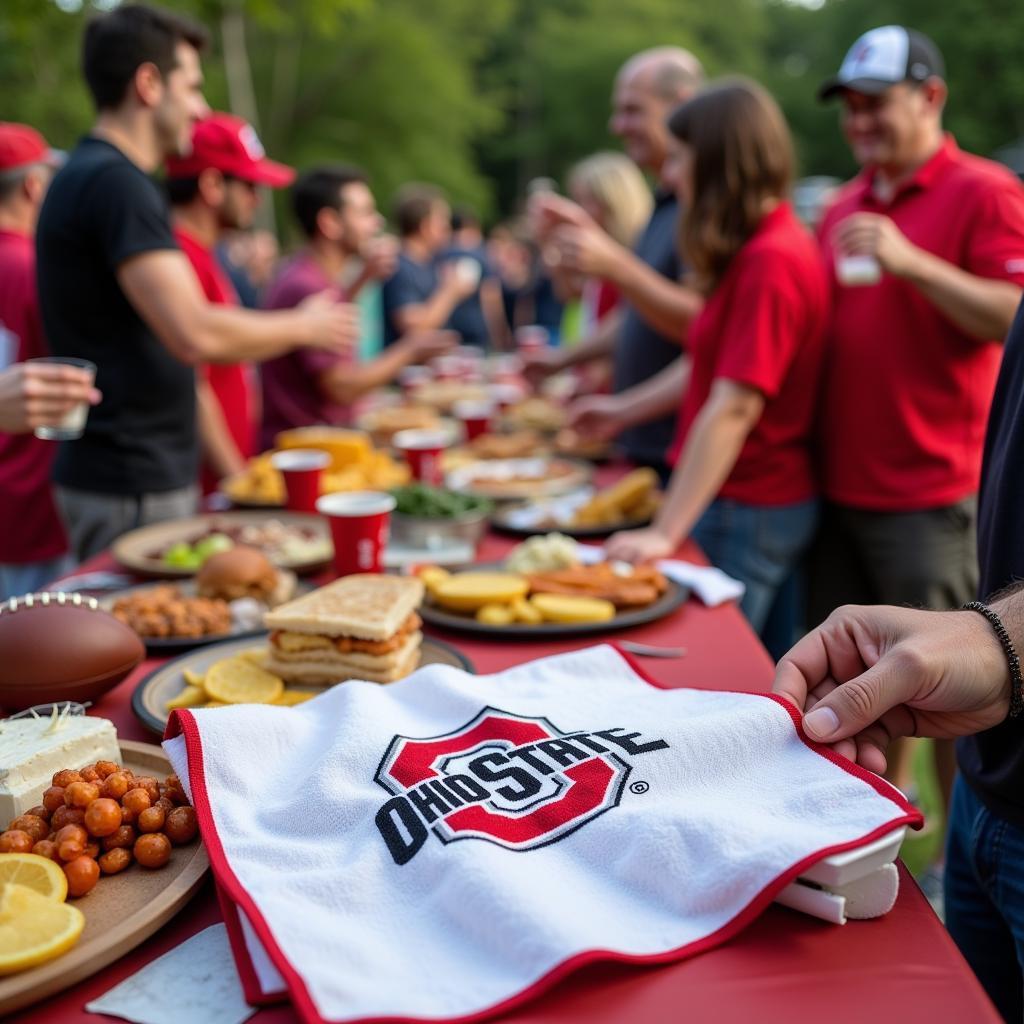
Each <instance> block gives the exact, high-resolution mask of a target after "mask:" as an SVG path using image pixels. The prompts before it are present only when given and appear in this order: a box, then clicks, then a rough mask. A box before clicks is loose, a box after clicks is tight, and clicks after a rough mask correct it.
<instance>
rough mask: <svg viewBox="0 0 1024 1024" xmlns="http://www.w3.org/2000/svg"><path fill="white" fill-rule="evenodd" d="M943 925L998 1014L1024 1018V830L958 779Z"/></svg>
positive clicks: (1011, 1018) (951, 814)
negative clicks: (1005, 817)
mask: <svg viewBox="0 0 1024 1024" xmlns="http://www.w3.org/2000/svg"><path fill="white" fill-rule="evenodd" d="M945 895H946V927H947V928H948V929H949V933H950V935H952V936H953V941H954V942H956V944H957V946H959V947H960V952H961V953H963V955H964V958H965V959H966V960H967V962H968V963H969V964H970V965H971V969H972V970H973V971H974V973H975V974H976V975H977V976H978V980H979V981H980V982H981V984H982V986H983V987H984V989H985V991H986V992H987V993H988V995H989V998H990V999H991V1000H992V1002H994V1003H995V1004H996V1007H997V1008H998V1010H999V1012H1000V1013H1001V1014H1002V1015H1003V1016H1004V1017H1005V1018H1006V1020H1008V1021H1013V1022H1014V1024H1017V1022H1019V1021H1021V1020H1022V1019H1024V828H1019V827H1017V826H1016V825H1012V824H1010V822H1008V821H1005V820H1004V819H1002V818H999V817H996V815H994V814H993V813H992V812H991V811H989V810H988V809H987V808H986V807H985V805H984V804H983V803H982V802H981V801H980V800H979V799H978V797H977V795H976V794H975V793H974V791H973V790H972V789H971V787H970V786H968V785H967V783H966V782H964V780H963V779H962V778H958V779H957V780H956V786H955V788H954V789H953V804H952V807H951V808H950V812H949V832H948V835H947V838H946V878H945Z"/></svg>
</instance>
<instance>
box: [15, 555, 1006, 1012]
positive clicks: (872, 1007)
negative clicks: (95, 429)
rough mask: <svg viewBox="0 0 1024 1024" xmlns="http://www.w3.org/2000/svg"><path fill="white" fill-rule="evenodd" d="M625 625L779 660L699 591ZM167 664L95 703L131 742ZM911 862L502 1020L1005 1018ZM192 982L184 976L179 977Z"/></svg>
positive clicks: (589, 978)
mask: <svg viewBox="0 0 1024 1024" xmlns="http://www.w3.org/2000/svg"><path fill="white" fill-rule="evenodd" d="M510 546H511V542H510V541H508V540H506V539H503V538H499V537H495V536H488V537H487V538H485V540H484V542H483V544H482V545H481V548H480V551H479V555H478V557H479V560H480V561H490V560H496V559H498V558H501V557H502V556H503V555H504V553H505V552H506V551H507V550H508V548H509V547H510ZM683 556H684V557H687V556H688V557H690V558H691V559H699V558H700V554H699V552H697V550H696V549H695V548H689V549H688V550H684V552H683ZM84 568H90V569H91V568H96V569H100V568H113V562H112V561H111V559H109V558H108V557H107V556H102V557H100V558H98V559H94V560H93V561H92V562H91V563H89V565H88V566H86V567H84ZM428 632H431V633H434V631H432V630H428ZM435 635H437V636H439V637H442V638H443V639H445V640H448V641H450V642H452V643H454V644H456V645H457V646H458V647H459V649H460V650H462V651H463V652H464V653H465V654H466V655H467V656H468V657H469V658H470V659H471V661H472V662H473V664H474V665H475V667H476V669H477V671H479V672H493V671H497V670H500V669H504V668H508V667H510V666H512V665H516V664H520V663H522V662H524V661H529V660H531V659H533V658H537V657H541V656H543V655H546V654H553V653H557V652H561V651H567V650H572V649H575V648H577V647H580V646H584V645H586V646H589V645H590V643H591V641H589V640H588V641H586V642H585V644H580V643H578V642H574V641H571V640H570V641H561V642H549V643H527V642H516V643H514V644H509V643H504V644H503V643H492V642H486V641H481V640H479V639H475V638H473V637H470V636H463V635H456V634H451V633H442V632H437V633H436V634H435ZM616 635H617V636H618V637H628V638H629V639H633V640H638V641H640V642H645V643H651V644H659V645H673V646H682V647H685V648H686V649H687V652H688V653H687V655H686V657H684V658H682V659H679V660H661V659H654V658H644V659H642V661H643V665H644V668H645V669H646V670H647V671H648V672H649V673H650V674H651V675H652V676H654V677H656V678H657V679H658V680H659V681H662V682H665V683H667V684H669V685H674V686H692V687H698V688H706V689H734V690H750V691H757V690H766V689H768V687H769V686H770V684H771V680H772V663H771V661H770V659H769V657H768V655H767V653H766V652H765V650H764V648H763V647H762V646H761V644H760V643H759V642H758V640H757V638H756V637H755V636H754V634H753V633H752V632H751V630H750V629H749V627H748V626H747V624H746V622H745V620H744V619H743V617H742V616H741V615H740V613H739V612H738V611H737V610H736V608H735V607H734V606H732V605H728V606H722V607H719V608H715V609H709V608H705V607H704V606H703V605H701V604H700V603H699V602H697V601H696V600H691V601H689V602H688V603H687V604H685V605H684V606H683V607H682V608H681V609H679V610H678V611H677V612H675V613H674V614H672V615H671V616H669V617H667V618H665V619H662V620H661V621H660V622H656V623H651V624H649V625H646V626H640V627H637V628H635V629H631V630H628V631H625V632H623V633H620V634H616ZM594 642H599V641H594ZM156 664H158V662H157V661H155V660H150V661H147V662H145V663H143V664H142V665H141V666H139V668H138V669H137V670H136V671H135V672H134V673H132V675H131V676H130V677H129V678H128V679H126V680H125V681H124V682H123V683H122V684H121V685H120V686H118V687H116V688H115V689H114V690H112V691H111V692H110V693H108V694H107V695H106V696H104V697H103V698H102V699H101V700H99V701H97V702H96V704H95V706H94V707H93V708H92V709H91V710H92V713H93V714H97V715H102V716H104V717H105V718H109V719H111V721H113V722H114V724H115V725H116V727H117V731H118V734H119V735H120V736H121V737H123V738H125V739H136V740H147V741H150V742H157V738H156V737H155V736H154V735H153V734H152V733H150V732H148V731H146V730H145V729H144V728H143V727H142V725H141V724H140V723H139V722H138V721H137V720H136V719H135V717H134V715H133V714H132V711H131V707H130V700H131V694H132V691H133V690H134V688H135V686H136V685H137V684H138V682H139V681H140V680H141V679H142V678H143V676H145V675H146V674H147V673H148V672H149V671H151V670H152V669H153V667H154V666H155V665H156ZM900 871H901V876H902V877H901V883H902V884H901V888H900V896H899V900H898V901H897V903H896V906H895V907H894V908H893V910H892V911H891V912H890V913H889V914H887V915H886V916H885V917H883V918H880V919H878V920H875V921H858V922H850V923H849V924H846V925H844V926H841V927H840V926H835V925H830V924H825V923H823V922H820V921H817V920H814V919H812V918H809V917H806V916H804V915H802V914H799V913H796V912H795V911H790V910H786V909H783V908H781V907H776V906H774V905H773V906H772V907H770V908H769V909H768V910H767V911H766V912H765V913H764V914H763V915H762V916H761V917H760V918H759V919H758V920H757V921H756V922H755V923H754V924H753V925H751V926H750V927H749V928H747V930H746V931H744V932H743V933H741V934H740V935H739V936H738V937H737V938H735V939H733V940H732V941H731V942H729V943H727V944H726V945H725V946H723V947H720V948H718V949H715V950H712V951H711V952H709V953H704V954H703V955H701V956H698V957H696V958H694V959H692V960H688V961H685V962H683V963H678V964H673V965H668V966H658V967H647V968H643V967H632V966H623V965H600V964H597V965H593V966H590V967H587V968H585V969H583V970H581V971H579V972H577V973H576V974H574V975H572V976H570V977H568V978H566V979H565V980H563V981H562V982H561V983H560V984H558V985H557V986H556V987H555V988H554V989H552V990H551V991H549V992H547V993H546V994H544V995H542V996H541V997H540V998H539V999H538V1000H536V1001H535V1002H533V1003H532V1004H530V1005H528V1006H525V1007H522V1008H520V1009H519V1010H517V1011H515V1012H514V1013H509V1014H505V1015H504V1016H502V1017H501V1018H497V1019H498V1020H500V1021H501V1022H502V1024H511V1022H513V1021H515V1022H518V1024H527V1022H529V1024H549V1022H551V1024H554V1022H559V1024H568V1022H577V1021H579V1022H582V1021H586V1022H587V1024H612V1022H616V1024H618V1022H623V1021H629V1022H643V1024H648V1022H649V1024H655V1022H661V1021H665V1022H668V1021H671V1022H673V1024H675V1022H680V1021H686V1022H688V1024H693V1022H704V1021H714V1022H716V1024H774V1022H779V1024H795V1022H802V1021H813V1022H816V1024H817V1022H824V1024H847V1022H849V1024H854V1022H856V1024H862V1022H864V1021H869V1022H871V1024H886V1022H894V1024H911V1022H915V1021H929V1022H932V1024H940V1022H943V1024H944V1022H958V1024H959V1022H965V1024H966V1022H970V1024H985V1022H991V1024H999V1021H1000V1017H999V1016H998V1014H997V1013H996V1011H995V1009H994V1007H993V1006H992V1004H991V1003H990V1002H989V1000H988V998H987V997H986V996H985V994H984V992H983V991H982V989H981V987H980V985H979V984H978V982H977V980H976V979H975V977H974V975H973V974H972V973H971V971H970V969H969V968H968V966H967V964H966V962H965V961H964V960H963V958H962V957H961V956H960V953H959V952H958V951H957V949H956V947H955V946H954V945H953V942H952V940H951V939H950V938H949V935H948V934H947V932H946V930H945V929H944V928H943V926H942V924H941V923H940V921H939V920H938V918H937V917H936V916H935V914H934V913H933V911H932V909H931V907H930V906H929V905H928V903H927V901H926V900H925V899H924V897H923V895H922V894H921V891H920V889H918V887H917V885H916V884H915V883H914V881H913V879H912V878H911V877H910V876H909V874H907V872H906V870H905V869H904V868H903V867H902V865H901V866H900ZM220 919H221V914H220V909H219V907H218V905H217V901H216V897H215V895H214V892H213V887H212V885H211V884H210V883H209V882H207V883H206V884H205V885H204V887H203V888H202V889H201V890H200V892H199V893H198V895H197V896H196V897H195V898H194V899H193V901H192V902H191V903H190V904H189V905H188V906H187V907H186V908H185V909H184V910H183V911H182V912H181V913H180V914H178V916H177V917H176V918H174V919H173V920H172V921H170V922H169V923H168V924H167V925H165V926H164V927H163V928H162V929H161V930H160V931H159V932H157V934H156V935H154V936H153V937H152V938H150V939H149V940H148V941H146V942H145V943H143V944H142V945H141V946H140V947H139V948H138V949H136V950H134V951H132V952H131V953H129V954H127V955H126V956H124V957H123V958H122V959H120V960H118V961H117V962H116V963H114V964H112V965H111V966H109V967H106V968H104V969H103V970H102V971H100V972H99V973H98V974H96V975H94V976H93V977H92V978H89V979H87V980H86V981H84V982H82V983H80V984H78V985H76V986H74V987H73V988H70V989H68V990H67V991H65V992H63V993H61V994H60V995H57V996H55V997H53V998H51V999H48V1000H46V1001H45V1002H42V1003H37V1004H36V1005H35V1006H33V1007H31V1008H29V1009H27V1010H23V1011H21V1012H20V1013H18V1014H16V1015H14V1016H12V1017H10V1018H8V1019H9V1020H10V1021H15V1022H20V1024H28V1022H31V1024H75V1022H80V1021H95V1020H98V1019H111V1018H101V1017H98V1016H97V1015H95V1014H89V1013H86V1012H85V1010H84V1005H85V1003H87V1002H88V1001H89V1000H91V999H95V998H97V997H98V996H100V995H102V994H103V993H104V992H106V991H107V990H108V989H109V988H111V987H112V986H113V985H115V984H116V983H117V982H119V981H121V980H123V979H124V978H126V977H128V976H129V975H131V974H133V973H135V972H136V971H138V970H139V969H140V968H141V967H143V966H144V965H145V964H147V963H149V962H150V961H151V960H153V959H154V958H155V957H157V956H159V955H161V954H162V953H165V952H167V951H168V950H170V949H172V948H174V947H175V946H177V945H179V944H180V943H181V942H183V941H184V940H185V939H187V938H188V937H189V936H190V935H192V934H194V933H195V932H197V931H200V930H202V929H203V928H206V927H208V926H209V925H211V924H214V923H215V922H217V921H219V920H220ZM188 983H189V982H188V979H187V978H182V979H181V984H182V985H187V984H188ZM0 1009H2V1008H0ZM252 1020H253V1021H255V1022H257V1024H284V1022H293V1021H296V1020H297V1017H296V1015H295V1014H294V1012H293V1011H292V1009H291V1007H290V1006H287V1005H282V1006H277V1007H272V1008H266V1009H262V1010H260V1011H259V1012H258V1013H257V1014H256V1015H255V1016H254V1017H253V1018H252ZM183 1024H187V1022H184V1021H183Z"/></svg>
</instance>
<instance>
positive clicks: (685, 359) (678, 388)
mask: <svg viewBox="0 0 1024 1024" xmlns="http://www.w3.org/2000/svg"><path fill="white" fill-rule="evenodd" d="M692 366H693V363H692V361H691V360H690V357H689V356H686V355H682V356H680V357H679V358H678V359H677V360H676V361H675V362H673V363H669V365H668V366H666V367H665V369H664V370H661V371H660V372H659V373H656V374H655V375H654V376H653V377H650V378H649V379H647V380H645V381H644V382H643V383H642V384H637V385H636V387H632V388H630V389H629V390H628V391H623V392H622V393H621V394H619V395H618V396H617V400H618V402H619V404H620V408H621V421H622V429H626V428H627V427H635V426H637V425H638V424H640V423H649V422H650V421H651V420H656V419H659V418H660V417H662V416H668V415H669V414H670V413H673V412H675V411H676V410H677V409H678V408H679V403H680V401H681V400H682V397H683V394H684V392H685V391H686V388H687V386H688V385H689V383H690V370H691V369H692Z"/></svg>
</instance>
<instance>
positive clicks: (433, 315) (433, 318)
mask: <svg viewBox="0 0 1024 1024" xmlns="http://www.w3.org/2000/svg"><path fill="white" fill-rule="evenodd" d="M458 304H459V296H458V293H457V292H455V291H452V290H451V289H450V288H446V287H445V286H444V285H442V286H441V287H440V288H438V289H437V291H436V292H434V294H433V295H431V296H430V298H429V299H427V301H426V302H420V303H418V304H417V305H414V306H403V307H402V308H401V309H399V310H398V311H397V312H396V314H395V319H396V321H397V323H398V327H399V329H400V330H401V332H402V333H403V334H409V333H410V332H412V331H433V330H437V329H438V328H439V327H444V325H445V324H446V323H447V322H448V317H450V316H451V315H452V310H453V309H454V308H455V307H456V306H457V305H458Z"/></svg>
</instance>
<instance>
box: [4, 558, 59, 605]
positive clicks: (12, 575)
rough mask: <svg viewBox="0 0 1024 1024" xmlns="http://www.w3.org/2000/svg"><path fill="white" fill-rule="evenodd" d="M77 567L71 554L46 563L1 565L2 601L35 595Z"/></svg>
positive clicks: (50, 559)
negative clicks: (23, 595)
mask: <svg viewBox="0 0 1024 1024" xmlns="http://www.w3.org/2000/svg"><path fill="white" fill-rule="evenodd" d="M74 567H75V560H74V559H73V558H72V557H71V555H70V554H63V555H58V556H57V557H56V558H49V559H47V560H46V561H45V562H25V563H23V564H21V565H15V564H13V563H4V564H3V565H0V601H6V600H7V598H9V597H21V595H22V594H34V593H36V591H39V590H42V589H43V587H45V586H46V584H47V583H52V582H53V581H54V580H55V579H58V578H59V577H61V576H65V575H66V574H67V573H69V572H71V570H72V569H73V568H74Z"/></svg>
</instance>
